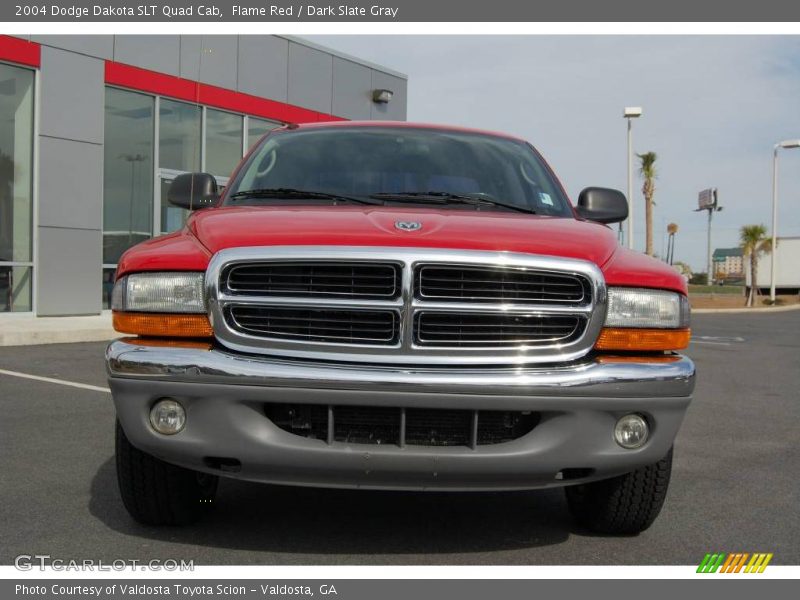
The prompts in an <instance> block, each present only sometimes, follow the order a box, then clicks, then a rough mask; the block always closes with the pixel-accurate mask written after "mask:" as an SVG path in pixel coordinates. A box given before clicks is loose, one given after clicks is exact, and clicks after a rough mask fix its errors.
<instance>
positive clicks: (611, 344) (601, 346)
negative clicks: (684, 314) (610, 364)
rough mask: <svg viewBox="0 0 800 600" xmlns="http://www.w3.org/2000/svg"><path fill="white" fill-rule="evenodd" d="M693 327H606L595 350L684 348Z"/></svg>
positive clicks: (687, 343)
mask: <svg viewBox="0 0 800 600" xmlns="http://www.w3.org/2000/svg"><path fill="white" fill-rule="evenodd" d="M691 338H692V331H691V329H634V328H622V327H605V328H604V329H603V330H602V331H601V332H600V337H599V338H598V339H597V343H596V344H595V345H594V347H595V350H645V351H649V352H652V351H656V350H682V349H683V348H686V347H687V346H688V345H689V340H690V339H691Z"/></svg>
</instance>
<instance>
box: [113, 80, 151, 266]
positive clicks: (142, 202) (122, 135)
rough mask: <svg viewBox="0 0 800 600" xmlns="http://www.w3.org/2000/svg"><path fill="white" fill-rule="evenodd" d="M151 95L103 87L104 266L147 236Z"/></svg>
mask: <svg viewBox="0 0 800 600" xmlns="http://www.w3.org/2000/svg"><path fill="white" fill-rule="evenodd" d="M154 105H155V100H154V98H153V97H152V96H146V95H144V94H137V93H135V92H127V91H123V90H118V89H115V88H106V116H105V132H106V133H105V149H104V167H103V171H104V174H103V263H106V264H116V263H117V262H118V261H119V257H120V256H121V255H122V253H123V252H124V251H125V250H127V249H128V248H130V247H131V246H133V245H135V244H138V243H139V242H141V241H143V240H146V239H148V238H150V237H151V236H152V231H153V145H154V140H153V137H154V133H153V131H154V129H153V128H154V126H155V120H154V110H155V109H154Z"/></svg>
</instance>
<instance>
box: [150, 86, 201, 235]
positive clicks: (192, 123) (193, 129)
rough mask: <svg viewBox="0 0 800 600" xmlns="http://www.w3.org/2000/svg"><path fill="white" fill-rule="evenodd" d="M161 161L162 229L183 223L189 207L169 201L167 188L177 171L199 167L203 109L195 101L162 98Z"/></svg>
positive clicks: (167, 229) (159, 146)
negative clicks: (182, 206)
mask: <svg viewBox="0 0 800 600" xmlns="http://www.w3.org/2000/svg"><path fill="white" fill-rule="evenodd" d="M158 113H159V124H158V131H159V139H158V157H159V158H158V162H159V165H158V166H159V169H160V170H161V182H160V185H161V233H169V232H170V231H176V230H177V229H180V228H181V227H182V226H183V223H184V222H185V221H186V216H187V215H188V214H189V211H186V210H184V209H182V208H178V207H175V206H170V205H169V204H168V203H167V194H166V190H167V188H168V187H169V183H170V182H171V181H172V178H174V176H175V174H176V173H178V172H183V173H185V172H193V171H199V170H200V148H201V135H202V109H201V108H200V107H199V106H196V105H194V104H187V103H185V102H176V101H174V100H166V99H163V98H162V99H161V102H160V108H159V111H158Z"/></svg>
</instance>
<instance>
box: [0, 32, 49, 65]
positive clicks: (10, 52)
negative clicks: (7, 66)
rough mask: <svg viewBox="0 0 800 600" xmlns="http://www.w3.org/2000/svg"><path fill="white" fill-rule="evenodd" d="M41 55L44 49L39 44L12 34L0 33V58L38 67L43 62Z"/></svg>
mask: <svg viewBox="0 0 800 600" xmlns="http://www.w3.org/2000/svg"><path fill="white" fill-rule="evenodd" d="M41 57H42V49H41V46H39V44H37V43H35V42H29V41H27V40H21V39H20V38H16V37H12V36H10V35H0V60H6V61H8V62H13V63H18V64H20V65H27V66H29V67H36V68H37V69H38V68H39V66H40V65H41V63H42V58H41Z"/></svg>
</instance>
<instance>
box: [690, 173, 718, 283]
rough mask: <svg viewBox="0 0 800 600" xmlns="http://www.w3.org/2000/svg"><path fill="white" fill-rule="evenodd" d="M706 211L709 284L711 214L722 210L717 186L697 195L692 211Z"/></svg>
mask: <svg viewBox="0 0 800 600" xmlns="http://www.w3.org/2000/svg"><path fill="white" fill-rule="evenodd" d="M704 210H707V211H708V237H707V240H706V285H711V283H712V279H713V273H712V269H713V268H714V265H713V263H712V260H711V216H712V215H713V214H714V213H715V212H719V211H721V210H722V207H721V206H720V205H719V203H718V197H717V188H708V189H705V190H703V191H702V192H700V193H699V194H698V195H697V210H695V211H694V212H702V211H704Z"/></svg>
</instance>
